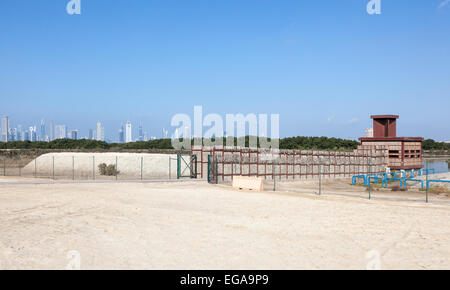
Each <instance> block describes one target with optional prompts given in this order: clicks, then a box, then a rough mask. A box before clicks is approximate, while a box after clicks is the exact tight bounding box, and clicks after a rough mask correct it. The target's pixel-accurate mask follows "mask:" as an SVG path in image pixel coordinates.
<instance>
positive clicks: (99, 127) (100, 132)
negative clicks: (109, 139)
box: [97, 121, 105, 141]
mask: <svg viewBox="0 0 450 290" xmlns="http://www.w3.org/2000/svg"><path fill="white" fill-rule="evenodd" d="M97 141H105V128H104V127H103V126H102V123H101V122H100V121H98V122H97Z"/></svg>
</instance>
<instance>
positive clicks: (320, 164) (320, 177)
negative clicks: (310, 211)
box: [319, 157, 322, 195]
mask: <svg viewBox="0 0 450 290" xmlns="http://www.w3.org/2000/svg"><path fill="white" fill-rule="evenodd" d="M321 194H322V158H320V157H319V195H321Z"/></svg>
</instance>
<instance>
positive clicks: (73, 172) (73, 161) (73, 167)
mask: <svg viewBox="0 0 450 290" xmlns="http://www.w3.org/2000/svg"><path fill="white" fill-rule="evenodd" d="M72 180H75V156H72Z"/></svg>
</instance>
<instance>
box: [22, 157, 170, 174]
mask: <svg viewBox="0 0 450 290" xmlns="http://www.w3.org/2000/svg"><path fill="white" fill-rule="evenodd" d="M176 157H177V156H176V155H174V154H172V155H169V154H145V153H49V154H44V155H41V156H39V157H38V158H36V159H35V160H33V161H31V162H30V163H28V164H27V165H26V166H25V167H24V168H23V170H22V174H23V175H24V176H27V175H28V176H34V175H36V176H37V177H41V178H52V177H53V176H55V178H58V179H72V178H75V179H92V178H94V177H95V178H96V179H115V178H116V177H115V176H102V175H101V174H100V172H99V168H98V166H99V164H102V163H105V164H106V165H110V164H112V165H116V164H117V170H118V171H119V173H118V176H117V178H118V179H140V178H141V175H142V178H143V179H168V178H169V167H170V176H171V177H172V178H176V176H177V162H176V160H175V159H176ZM169 162H170V163H171V164H170V165H169Z"/></svg>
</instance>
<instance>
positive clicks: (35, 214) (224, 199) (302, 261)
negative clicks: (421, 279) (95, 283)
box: [0, 178, 450, 269]
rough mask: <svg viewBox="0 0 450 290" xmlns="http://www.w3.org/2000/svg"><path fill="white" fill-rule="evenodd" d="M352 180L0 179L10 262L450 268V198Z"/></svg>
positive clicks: (0, 245)
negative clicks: (259, 184)
mask: <svg viewBox="0 0 450 290" xmlns="http://www.w3.org/2000/svg"><path fill="white" fill-rule="evenodd" d="M9 180H11V179H9ZM0 181H1V178H0ZM347 182H348V181H346V182H341V183H340V184H338V186H336V185H333V186H331V185H329V184H327V182H325V186H324V195H323V196H317V195H314V194H313V192H314V188H315V185H314V182H312V181H311V182H309V183H307V182H304V183H291V184H286V185H283V186H285V187H286V188H287V189H291V190H292V191H297V192H278V193H272V192H264V193H253V192H236V191H233V190H231V189H230V188H228V187H225V186H212V185H208V184H199V183H183V184H165V183H155V184H150V183H149V184H140V183H131V184H127V183H124V184H114V183H112V184H53V185H4V184H3V185H1V184H0V223H1V227H0V267H2V268H7V269H17V268H18V269H48V268H50V269H65V268H66V266H67V264H68V263H69V262H71V261H72V262H73V257H74V256H73V253H79V254H80V258H81V260H80V266H81V269H103V268H108V269H141V268H144V269H185V268H188V269H365V268H366V267H367V265H368V264H369V265H372V266H373V265H374V264H377V261H378V259H377V258H378V254H379V255H380V263H379V265H380V266H381V268H383V269H405V268H406V269H448V268H450V219H449V217H450V205H449V203H448V199H446V198H443V197H439V196H433V197H432V203H431V204H425V203H423V201H422V200H421V198H422V196H420V194H421V193H417V198H415V197H414V194H413V195H412V197H411V198H410V199H403V197H404V196H402V195H398V196H397V198H395V196H394V195H392V194H390V193H382V192H378V193H376V195H374V199H373V200H371V201H369V200H366V199H365V194H366V193H365V192H363V191H361V189H359V188H354V187H350V186H348V185H347ZM287 189H286V190H287ZM402 194H404V193H402ZM73 250H74V251H76V252H70V251H73ZM68 255H69V256H68Z"/></svg>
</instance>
